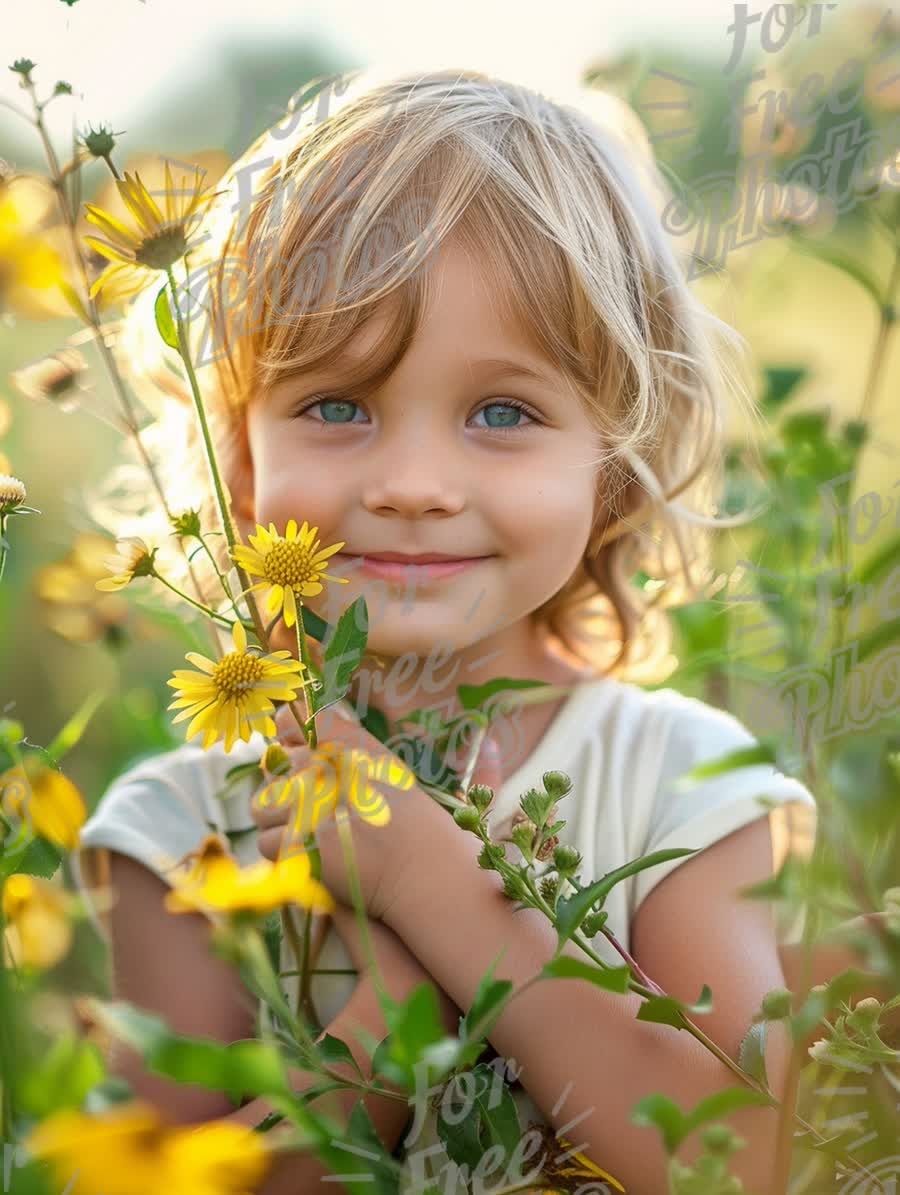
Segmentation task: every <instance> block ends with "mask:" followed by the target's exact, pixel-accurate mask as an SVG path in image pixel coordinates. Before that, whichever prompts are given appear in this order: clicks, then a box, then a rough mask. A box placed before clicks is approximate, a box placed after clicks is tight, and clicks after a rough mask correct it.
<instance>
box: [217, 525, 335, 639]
mask: <svg viewBox="0 0 900 1195" xmlns="http://www.w3.org/2000/svg"><path fill="white" fill-rule="evenodd" d="M318 530H319V528H318V527H312V528H310V527H309V526H308V524H307V523H306V522H304V524H303V526H302V527H301V528H300V531H299V533H298V531H297V523H296V520H294V519H290V520H289V521H288V525H287V529H286V531H285V534H284V536H283V537H282V536H280V535H279V534H278V532H277V531H276V530H275V524H274V523H270V524H269V530H268V531H266V529H265V527H260V525H259V524H258V523H257V525H256V531H257V534H256V535H251V536H249V537H248V538H249V540H250V543H251V544H252V545H253V547H252V548H248V547H246V546H245V545H244V544H238V546H237V547H236V548H235V549H234V550H233V551H232V553H231V554H232V556H233V557H234V559H235V560H236V561H237V563H238V564H239V565H241V566H242V567H243V568H244V569H245V570H246V571H247V572H248V573H250V575H251V576H254V577H265V580H264V581H260V582H259V583H258V584H257V585H251V586H250V588H249V589H248V590H247V591H246V592H247V593H250V592H251V591H252V590H254V589H265V588H266V587H267V586H271V587H272V592H271V593H270V594H269V596H268V598H267V600H266V613H267V614H268V615H269V616H270V617H274V616H275V615H276V614H278V613H279V611H282V610H283V617H284V624H285V626H287V627H292V626H293V625H294V624H295V623H296V621H297V599H298V598H301V599H302V598H305V597H315V596H316V594H317V593H321V592H322V586H321V585H320V584H319V577H324V579H325V580H326V581H338V582H339V583H340V584H341V585H346V584H347V583H348V578H347V577H332V576H330V575H328V574H326V572H325V570H326V568H327V567H328V564H327V561H328V557H329V556H333V555H334V553H335V552H339V551H340V550H341V548H342V547H343V546H344V542H345V541H344V540H341V542H340V543H338V544H332V545H331V547H330V548H325V549H324V550H323V551H321V552H320V551H319V541H318V540H317V539H316V532H317V531H318Z"/></svg>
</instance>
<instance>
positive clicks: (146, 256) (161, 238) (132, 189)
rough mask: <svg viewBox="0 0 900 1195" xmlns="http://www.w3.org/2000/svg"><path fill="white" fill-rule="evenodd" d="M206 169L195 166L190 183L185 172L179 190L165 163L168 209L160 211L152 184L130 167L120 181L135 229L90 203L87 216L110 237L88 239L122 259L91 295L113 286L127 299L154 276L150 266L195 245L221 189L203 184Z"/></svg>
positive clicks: (164, 264) (161, 266) (164, 265)
mask: <svg viewBox="0 0 900 1195" xmlns="http://www.w3.org/2000/svg"><path fill="white" fill-rule="evenodd" d="M205 173H206V172H205V171H204V170H201V169H200V168H199V167H196V166H195V167H194V177H193V179H192V181H191V184H190V185H189V186H186V185H185V178H184V176H182V179H181V187H180V188H178V189H177V190H176V188H175V184H174V182H173V179H172V171H171V170H170V168H169V163H168V162H167V163H166V182H165V188H164V190H165V211H161V210H160V208H159V206H158V205H157V203H156V201H155V200H154V198H153V196H152V195H151V194H150V192H149V191H148V189H147V187H146V186H145V185H144V183H143V182H141V178H140V175H139V174H138V173H137V172H135V174H134V176H133V177H132V176H131V175H129V173H128V172H127V171H126V172H125V178H124V179H117V180H116V187H117V188H118V191H119V195H120V196H121V198H122V201H123V203H124V204H125V206H126V207H127V208H128V210H129V212H130V213H131V215H132V216H133V218H134V221H135V224H136V229H130V228H128V227H127V225H125V224H123V223H122V221H121V220H118V219H117V218H116V217H115V216H113V215H111V214H110V213H109V212H104V211H101V210H100V208H98V207H94V206H93V205H92V204H90V203H86V204H85V205H84V207H85V213H86V218H87V219H88V220H89V221H90V222H91V223H92V224H95V225H96V226H97V227H98V228H99V229H100V230H101V232H103V233H105V235H106V237H107V238H108V239H105V240H104V239H101V238H99V237H95V236H86V237H84V238H83V239H84V241H85V243H86V244H88V245H90V246H91V248H92V249H95V250H96V251H97V252H98V253H100V254H102V256H103V257H106V258H108V259H109V260H110V261H112V262H115V263H118V264H115V265H111V266H108V267H107V268H106V269H105V270H104V271H103V273H102V274H101V275H100V277H99V278H96V279H95V280H94V282H93V283H92V284H91V291H90V294H91V298H93V297H94V295H95V294H96V293H97V291H98V290H100V289H101V288H103V289H106V288H107V287H109V286H110V285H112V286H113V288H114V290H115V293H116V296H117V298H125V297H127V296H129V295H133V294H136V293H137V292H138V291H140V290H142V289H143V288H144V287H145V286H146V285H147V284H148V281H149V280H150V279H148V277H147V272H148V271H154V270H166V269H168V268H170V267H171V266H173V265H174V264H175V262H176V261H178V260H180V259H181V258H182V257H184V255H185V253H187V252H188V251H189V249H190V248H191V242H190V239H191V236H192V234H193V233H194V231H195V230H196V226H197V224H198V223H199V222H200V220H201V219H202V216H203V210H204V208H206V207H207V205H208V204H209V203H210V202H211V201H212V200H213V199H214V198H215V197H216V195H217V194H218V192H214V191H210V190H209V189H208V188H206V189H204V188H201V186H200V183H201V181H202V177H203V175H204V174H205Z"/></svg>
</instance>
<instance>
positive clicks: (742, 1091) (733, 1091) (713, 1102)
mask: <svg viewBox="0 0 900 1195" xmlns="http://www.w3.org/2000/svg"><path fill="white" fill-rule="evenodd" d="M774 1102H775V1101H773V1100H771V1099H770V1098H769V1097H768V1096H767V1095H765V1094H763V1092H761V1091H754V1090H753V1088H752V1087H726V1088H725V1090H724V1091H717V1092H716V1093H715V1094H714V1095H709V1096H707V1097H706V1099H703V1100H701V1101H700V1102H699V1103H698V1104H696V1105H695V1106H694V1108H693V1110H692V1111H690V1112H689V1113H688V1114H687V1116H686V1117H685V1121H684V1125H685V1129H686V1131H687V1132H689V1133H692V1132H693V1131H694V1129H696V1128H697V1127H698V1126H699V1125H701V1124H705V1123H706V1122H707V1121H708V1120H719V1119H721V1117H723V1116H728V1115H729V1114H730V1113H732V1112H736V1111H737V1110H738V1108H749V1107H751V1106H754V1105H755V1106H757V1107H759V1106H760V1105H763V1104H765V1105H769V1106H771V1105H772V1104H773V1103H774Z"/></svg>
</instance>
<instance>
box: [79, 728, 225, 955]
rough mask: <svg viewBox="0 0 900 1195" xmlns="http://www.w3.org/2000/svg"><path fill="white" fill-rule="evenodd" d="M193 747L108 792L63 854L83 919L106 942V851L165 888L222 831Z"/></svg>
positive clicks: (138, 770) (143, 765) (130, 774)
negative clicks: (171, 874)
mask: <svg viewBox="0 0 900 1195" xmlns="http://www.w3.org/2000/svg"><path fill="white" fill-rule="evenodd" d="M202 756H203V750H202V748H198V747H196V746H194V745H192V744H188V745H185V746H182V747H178V748H175V749H174V750H172V751H168V752H164V753H163V754H162V755H159V756H156V757H153V758H151V759H145V760H142V761H141V762H140V763H138V764H135V765H134V766H133V767H131V768H128V769H127V770H126V771H125V772H123V773H122V774H121V775H120V776H119V777H117V778H116V779H115V780H114V781H113V782H112V784H111V785H110V786H109V788H107V790H106V792H105V793H104V794H103V796H102V797H101V798H100V800H99V802H98V803H97V806H96V808H95V809H94V811H93V813H92V814H91V816H90V817H89V818H88V819H87V821H86V822H85V823H84V825H83V826H82V828H81V833H80V835H79V840H78V845H77V847H76V848H75V850H74V851H73V852H72V853H71V855H70V861H71V866H72V873H73V878H74V881H75V884H76V886H77V888H78V891H79V893H80V895H81V896H82V898H83V899H84V902H85V906H86V909H87V912H88V916H89V918H90V920H91V922H92V924H93V925H94V928H95V929H96V930H97V932H98V933H99V934H100V936H101V937H102V938H103V939H104V940H105V941H106V942H107V943H110V941H111V938H110V925H109V913H108V907H109V900H110V898H112V899H114V894H111V893H110V891H109V878H110V869H109V855H108V851H109V850H110V849H112V850H116V851H120V852H121V853H122V854H123V855H128V856H130V857H131V858H132V859H137V860H138V861H139V862H140V863H143V864H144V866H145V867H148V868H149V869H150V870H151V871H152V872H153V873H154V874H155V875H157V876H159V877H160V879H162V880H164V881H165V882H166V883H169V880H168V878H167V875H166V872H167V869H168V868H170V867H171V866H172V864H173V863H175V862H177V861H178V860H179V859H180V858H182V857H183V856H184V855H185V854H187V852H188V851H192V850H194V849H195V848H196V847H198V846H199V845H200V843H201V842H202V841H203V839H204V838H205V837H206V835H207V834H210V833H214V832H217V831H222V830H223V829H225V828H226V827H225V826H224V825H223V817H222V814H221V812H220V810H219V808H218V807H217V802H216V801H214V800H212V799H211V797H210V794H209V793H208V792H207V789H208V787H209V785H208V780H209V775H208V763H207V761H204V760H203V759H202Z"/></svg>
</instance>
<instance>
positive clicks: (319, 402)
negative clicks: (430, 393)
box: [291, 395, 540, 432]
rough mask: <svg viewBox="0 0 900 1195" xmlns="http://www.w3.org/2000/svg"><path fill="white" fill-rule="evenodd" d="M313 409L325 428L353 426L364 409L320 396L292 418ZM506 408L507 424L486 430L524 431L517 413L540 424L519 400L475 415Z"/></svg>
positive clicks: (489, 406) (495, 404)
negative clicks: (318, 408) (317, 410)
mask: <svg viewBox="0 0 900 1195" xmlns="http://www.w3.org/2000/svg"><path fill="white" fill-rule="evenodd" d="M313 407H320V408H321V411H322V418H321V419H315V420H314V422H316V423H319V424H321V425H322V426H324V427H338V426H340V425H341V424H345V425H349V424H352V423H353V422H354V420H353V415H354V408H355V409H356V410H361V409H362V408H361V407H360V405H359V403H357V402H354V401H353V400H352V399H349V398H338V397H333V396H332V397H329V396H327V395H325V396H321V395H320V396H319V397H313V398H312V399H310V400H308V401H306V402H304V403H302V404H301V405H300V406H299V407H298V408H297V409H296V410H294V411H292V412H291V418H292V419H299V418H300V417H301V416H303V415H306V414H307V412H309V411H311V410H312V409H313ZM504 408H505V409H506V413H505V414H501V416H500V418H501V420H504V421H505V422H501V423H499V424H491V423H488V425H487V427H486V428H485V429H484V430H487V431H492V432H518V431H524V430H525V428H526V427H527V426H528V424H527V423H526V424H523V423H521V422H518V423H513V422H512V419H513V418H515V413H518V414H519V415H525V416H526V417H527V418H528V419H529V420H530V421H531V422H532V423H535V424H539V423H540V420H539V419H538V417H537V416H536V415H534V414H532V412H531V409H530V408H529V407H528V406H527V404H526V403H523V402H519V400H518V399H507V400H506V401H504V402H499V401H497V402H489V403H485V404H484V406H482V407H479V409H478V410H477V411H476V412H475V414H476V415H480V414H482V412H487V411H498V410H499V411H501V412H503V410H504ZM328 409H330V410H331V412H332V414H333V415H335V416H336V418H333V419H329V418H328V417H327V415H326V410H328ZM509 412H513V415H512V416H511V415H510V414H509Z"/></svg>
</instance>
